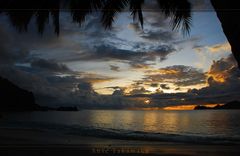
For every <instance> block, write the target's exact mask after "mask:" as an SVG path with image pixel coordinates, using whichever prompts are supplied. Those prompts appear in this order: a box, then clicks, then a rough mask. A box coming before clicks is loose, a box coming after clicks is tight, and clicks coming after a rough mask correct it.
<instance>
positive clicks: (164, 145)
mask: <svg viewBox="0 0 240 156" xmlns="http://www.w3.org/2000/svg"><path fill="white" fill-rule="evenodd" d="M82 154H84V155H176V156H180V155H186V156H195V155H196V156H203V155H214V156H215V155H216V156H223V155H231V156H233V155H236V156H237V155H240V146H239V145H200V144H194V145H192V144H181V143H173V142H156V141H154V142H150V141H136V140H119V139H105V138H96V137H87V136H75V135H68V134H61V133H56V132H53V131H42V130H35V129H13V128H0V155H4V156H5V155H36V156H38V155H39V156H40V155H41V156H45V155H57V156H72V155H82Z"/></svg>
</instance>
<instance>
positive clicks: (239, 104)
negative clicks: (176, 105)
mask: <svg viewBox="0 0 240 156" xmlns="http://www.w3.org/2000/svg"><path fill="white" fill-rule="evenodd" d="M205 109H212V110H219V109H240V102H239V101H231V102H228V103H226V104H224V105H217V106H215V107H207V106H203V105H199V106H196V107H195V108H194V110H205Z"/></svg>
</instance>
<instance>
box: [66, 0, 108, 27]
mask: <svg viewBox="0 0 240 156" xmlns="http://www.w3.org/2000/svg"><path fill="white" fill-rule="evenodd" d="M104 4H105V0H82V1H79V0H71V1H70V10H71V15H72V18H73V21H74V22H77V23H79V24H80V25H81V24H82V23H83V22H84V21H85V18H86V16H87V15H88V14H90V13H92V12H93V11H97V10H100V9H101V8H102V7H103V6H104Z"/></svg>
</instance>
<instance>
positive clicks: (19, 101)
mask: <svg viewBox="0 0 240 156" xmlns="http://www.w3.org/2000/svg"><path fill="white" fill-rule="evenodd" d="M0 86H1V88H0V100H1V104H0V112H1V111H78V108H77V107H58V108H51V107H47V106H40V105H38V104H36V103H35V98H34V95H33V93H32V92H30V91H27V90H25V89H22V88H20V87H18V86H17V85H15V84H13V83H12V82H10V81H9V80H7V79H5V78H2V77H0Z"/></svg>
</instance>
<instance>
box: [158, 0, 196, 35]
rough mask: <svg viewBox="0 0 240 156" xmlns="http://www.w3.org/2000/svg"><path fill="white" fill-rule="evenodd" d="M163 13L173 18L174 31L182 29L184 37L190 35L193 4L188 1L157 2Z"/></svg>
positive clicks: (167, 0)
mask: <svg viewBox="0 0 240 156" xmlns="http://www.w3.org/2000/svg"><path fill="white" fill-rule="evenodd" d="M157 2H158V5H159V7H160V9H161V11H162V12H163V13H164V14H165V16H167V17H169V16H170V17H171V18H172V27H173V30H179V29H180V28H181V29H182V32H183V34H184V35H187V34H189V33H190V27H191V3H190V2H189V1H188V0H157Z"/></svg>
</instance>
